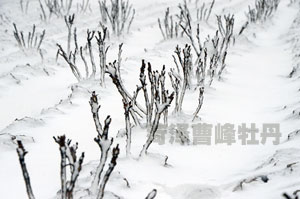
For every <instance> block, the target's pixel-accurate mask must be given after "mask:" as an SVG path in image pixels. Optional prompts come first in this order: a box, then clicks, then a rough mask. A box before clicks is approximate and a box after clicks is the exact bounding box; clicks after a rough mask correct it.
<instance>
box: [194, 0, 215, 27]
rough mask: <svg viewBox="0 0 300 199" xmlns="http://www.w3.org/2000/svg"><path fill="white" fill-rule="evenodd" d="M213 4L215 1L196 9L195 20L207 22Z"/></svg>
mask: <svg viewBox="0 0 300 199" xmlns="http://www.w3.org/2000/svg"><path fill="white" fill-rule="evenodd" d="M214 4H215V0H212V2H211V3H210V4H205V3H203V4H202V6H201V7H200V8H198V9H197V20H199V21H205V22H207V21H208V20H209V17H210V15H211V11H212V9H213V7H214Z"/></svg>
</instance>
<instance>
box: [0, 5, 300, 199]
mask: <svg viewBox="0 0 300 199" xmlns="http://www.w3.org/2000/svg"><path fill="white" fill-rule="evenodd" d="M130 2H131V3H133V6H134V8H135V10H136V16H135V20H134V21H133V24H132V28H131V32H130V33H129V34H125V35H123V36H120V37H119V38H117V37H115V36H113V35H111V37H110V40H109V45H110V48H109V51H108V58H107V60H108V62H113V61H114V60H115V59H117V55H118V45H119V44H120V43H124V45H123V52H122V66H121V69H120V70H121V76H122V79H123V82H122V84H123V85H124V87H125V88H126V90H127V91H128V93H133V91H134V90H135V88H136V85H137V84H139V72H140V66H141V60H142V59H145V60H146V62H148V61H149V62H151V64H152V67H153V70H156V69H157V70H161V67H162V66H163V65H165V66H166V72H169V69H170V68H175V67H176V66H175V64H174V62H173V58H172V55H173V54H174V50H175V47H176V45H177V44H178V45H179V46H181V47H183V46H184V45H185V43H188V42H189V40H188V39H187V38H185V37H183V38H178V39H173V40H167V41H163V40H162V39H163V38H162V35H161V33H160V30H159V28H158V24H157V19H158V18H161V19H162V18H163V16H164V12H165V10H166V8H167V7H170V12H171V13H175V12H177V5H178V3H180V2H182V1H181V0H153V1H143V0H131V1H130ZM200 2H207V3H208V2H210V1H209V0H203V1H200ZM253 3H254V1H253V0H216V3H215V7H214V9H213V13H212V15H211V17H210V19H209V21H208V23H204V22H201V23H200V28H201V36H202V41H204V38H205V37H206V36H207V34H214V32H215V30H216V27H217V26H216V19H215V18H214V17H213V16H215V14H227V13H233V14H234V15H235V32H238V31H239V28H240V27H242V25H243V24H244V23H245V21H246V17H245V15H244V12H245V11H246V10H247V9H248V5H251V6H253ZM201 4H202V3H201ZM91 5H92V6H91V8H92V13H86V14H80V15H78V16H75V24H74V26H76V27H77V32H78V42H79V43H80V44H83V43H84V42H85V39H86V38H85V35H86V29H88V28H89V29H90V30H93V29H96V28H97V26H98V22H99V19H100V14H99V11H98V2H97V1H91ZM188 5H189V7H190V9H191V14H192V15H194V14H195V13H196V10H195V9H193V8H194V7H195V1H193V0H192V2H191V3H189V4H188ZM29 8H30V12H28V14H23V13H21V10H20V7H19V1H17V0H11V1H8V0H6V1H5V0H2V1H0V26H1V28H0V58H1V59H0V65H1V67H0V89H1V92H0V110H1V114H0V116H1V120H0V151H1V152H0V163H1V164H0V165H1V166H0V196H1V197H0V198H9V199H20V198H27V195H26V189H25V185H24V181H23V177H22V173H21V169H20V165H19V162H18V157H17V153H16V147H17V145H16V140H17V139H20V140H22V141H23V144H24V147H25V148H26V150H27V151H28V154H27V155H26V158H25V160H26V165H27V169H28V172H29V174H30V179H31V183H32V187H33V192H34V194H35V197H36V198H42V199H48V198H49V199H52V198H56V195H57V193H58V192H59V189H60V178H59V169H60V154H59V149H58V146H57V144H56V143H55V142H54V141H53V138H52V137H53V136H57V135H63V134H66V136H67V138H70V139H72V141H73V142H74V143H76V142H78V143H79V149H80V152H81V151H84V152H85V159H84V166H83V168H82V172H81V173H80V175H79V178H78V182H77V183H76V187H75V198H80V197H81V196H82V198H87V199H88V198H92V197H91V196H89V195H88V193H87V192H86V191H85V189H87V188H88V187H89V186H90V185H91V182H92V176H91V172H95V169H96V167H97V165H98V163H99V158H100V150H99V147H98V146H97V144H96V143H95V142H94V138H95V137H96V136H97V132H96V129H95V124H94V121H93V117H92V113H91V107H90V104H89V99H90V97H91V94H92V91H96V94H98V102H99V105H101V108H100V110H99V118H100V121H101V123H102V122H104V120H105V118H106V117H107V115H110V116H111V124H110V128H109V133H108V136H109V137H113V138H114V141H113V144H112V147H114V146H116V145H117V144H119V145H120V155H119V158H118V160H117V165H116V167H115V169H114V171H113V172H112V175H111V178H110V180H109V181H108V184H107V186H106V192H105V198H116V197H115V195H117V196H119V197H121V198H124V199H127V198H128V199H135V198H145V197H146V196H147V194H148V193H150V191H151V190H153V189H156V190H157V196H156V198H158V199H181V198H185V199H194V198H206V199H213V198H222V199H241V198H243V199H248V198H249V199H250V198H270V199H273V198H282V196H281V195H282V193H284V192H287V193H289V194H292V192H293V191H295V190H297V189H299V184H300V180H299V175H300V166H299V162H300V148H299V144H298V143H299V134H298V130H299V129H300V128H299V121H298V120H299V115H298V114H297V113H299V108H300V106H299V96H300V95H299V92H298V91H299V86H300V83H299V78H298V76H299V74H298V73H297V72H296V73H295V75H294V76H293V77H292V78H288V75H289V73H290V72H291V71H292V68H293V67H296V66H297V65H298V63H299V60H300V59H299V56H298V55H299V53H298V51H299V46H300V42H299V39H298V38H299V36H300V34H299V23H298V21H299V20H300V12H299V2H298V1H296V2H295V3H293V4H290V3H289V1H288V0H281V2H280V4H279V8H278V10H277V11H276V12H275V14H274V16H273V17H271V18H270V19H268V20H267V21H266V22H264V23H262V24H250V25H249V27H248V28H247V29H246V30H245V32H244V33H243V35H241V36H240V37H237V38H236V41H235V45H234V46H231V47H230V49H229V52H228V55H227V61H226V68H225V70H224V72H223V74H222V78H221V80H217V79H215V80H214V81H213V83H212V86H211V87H206V88H205V92H204V102H203V106H202V109H201V110H200V112H199V114H198V115H199V118H197V119H196V120H195V121H194V123H199V122H206V123H209V124H213V125H215V124H217V123H232V124H235V125H236V126H238V125H240V124H241V123H246V124H248V125H249V124H251V123H255V124H256V125H257V127H258V128H261V125H262V124H263V123H279V124H280V132H281V133H282V137H281V143H280V144H279V145H273V144H272V140H271V139H270V140H268V142H267V144H266V145H262V144H259V145H254V146H242V145H241V143H240V142H239V141H238V143H236V144H233V145H232V146H227V145H214V144H213V145H211V146H199V145H197V146H194V145H180V144H177V143H176V144H170V143H169V142H168V141H166V144H164V145H158V144H157V143H153V144H152V145H151V146H150V148H149V149H148V155H146V156H143V157H142V158H138V156H139V152H140V151H141V149H142V147H143V144H145V141H146V139H147V137H146V135H147V131H146V129H142V128H140V127H135V128H133V129H132V142H131V143H132V146H131V156H129V157H127V156H126V137H125V136H123V137H116V136H117V134H118V132H119V130H120V129H124V128H125V118H124V110H123V103H122V97H121V96H120V94H119V92H118V90H117V89H116V87H115V85H114V84H113V83H112V81H111V78H110V77H109V76H108V75H106V80H105V81H106V86H105V87H104V88H101V87H100V85H99V82H98V81H92V80H85V81H82V82H80V83H77V80H76V78H75V77H74V76H73V74H72V72H71V71H70V68H69V66H67V65H66V63H65V62H64V60H63V59H59V60H58V62H57V63H56V61H55V55H56V51H57V47H56V43H60V44H61V45H62V46H63V48H66V45H67V43H66V41H67V28H66V26H65V24H64V21H63V19H61V18H56V17H53V18H52V20H51V21H49V22H48V23H44V22H41V20H40V19H39V14H40V13H39V5H38V1H36V0H30V4H29ZM13 22H14V23H16V24H17V26H18V29H19V30H27V31H29V30H31V29H32V25H33V24H36V26H37V32H41V30H42V29H46V35H45V41H44V42H43V44H42V46H41V48H42V49H43V55H44V60H41V57H40V55H39V54H38V53H37V52H34V51H30V52H27V53H26V54H24V52H22V51H21V50H20V49H19V48H18V46H17V43H16V41H15V40H14V38H13V26H12V23H13ZM95 48H96V46H95ZM95 52H96V51H95ZM192 53H193V54H194V56H195V53H194V51H192ZM96 55H97V54H94V56H95V59H96V60H95V61H97V62H96V63H98V60H97V59H98V55H97V56H96ZM97 67H98V66H97ZM297 67H298V66H297ZM80 70H82V71H83V70H84V66H83V65H82V67H81V68H80ZM111 73H115V70H114V69H111ZM96 77H99V75H98V74H96ZM166 87H167V88H169V89H170V90H171V88H172V87H171V83H170V81H169V78H168V77H166ZM170 93H171V92H170ZM198 96H199V93H198V89H197V90H195V91H193V90H187V91H186V95H185V97H184V101H183V108H182V109H183V113H182V114H179V115H171V116H170V117H169V122H170V123H173V124H176V123H184V122H188V123H189V124H192V122H191V120H192V117H193V113H194V111H195V109H196V107H197V105H198ZM142 100H143V96H142V94H141V93H140V95H139V96H138V99H137V101H138V102H139V104H141V105H142V106H144V104H143V101H142ZM93 108H94V109H96V108H97V107H93ZM173 110H174V101H173V103H172V105H171V107H170V108H169V113H170V114H171V113H172V111H173ZM161 121H162V120H161ZM131 122H133V121H131ZM102 124H104V123H102ZM288 136H289V139H288ZM112 147H111V149H112ZM166 156H168V162H167V163H168V166H165V157H166ZM110 157H111V152H109V158H108V161H109V160H110ZM107 167H108V163H107V165H106V167H105V169H104V172H105V171H106V170H107ZM258 176H267V178H268V179H269V180H268V182H264V181H263V180H261V178H258V180H254V181H251V179H253V178H255V177H258ZM124 178H126V179H127V180H128V182H129V184H130V188H129V187H127V185H126V182H125V181H124ZM245 179H246V181H247V182H249V183H244V184H243V185H242V189H238V190H236V191H234V189H235V187H237V186H238V185H239V183H240V182H242V181H243V180H245Z"/></svg>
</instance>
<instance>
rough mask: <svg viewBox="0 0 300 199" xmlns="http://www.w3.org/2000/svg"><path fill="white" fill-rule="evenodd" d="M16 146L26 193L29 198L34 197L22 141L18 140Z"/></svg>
mask: <svg viewBox="0 0 300 199" xmlns="http://www.w3.org/2000/svg"><path fill="white" fill-rule="evenodd" d="M17 143H18V148H17V153H18V156H19V161H20V165H21V169H22V173H23V177H24V181H25V185H26V191H27V195H28V198H29V199H34V198H35V197H34V195H33V192H32V187H31V183H30V177H29V173H28V171H27V167H26V163H25V155H26V154H27V153H28V152H27V151H26V150H25V148H24V146H23V144H22V141H20V140H18V141H17Z"/></svg>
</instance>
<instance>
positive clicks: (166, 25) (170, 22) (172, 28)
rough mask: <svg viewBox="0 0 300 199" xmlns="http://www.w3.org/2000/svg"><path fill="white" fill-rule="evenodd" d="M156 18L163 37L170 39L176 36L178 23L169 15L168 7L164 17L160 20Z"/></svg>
mask: <svg viewBox="0 0 300 199" xmlns="http://www.w3.org/2000/svg"><path fill="white" fill-rule="evenodd" d="M162 21H163V25H162V22H161V20H160V19H159V18H158V26H159V29H160V31H161V34H162V36H163V38H164V39H172V38H176V37H178V30H179V23H180V22H177V21H175V20H174V19H173V16H172V15H170V9H169V8H167V10H166V13H165V18H164V19H163V20H162Z"/></svg>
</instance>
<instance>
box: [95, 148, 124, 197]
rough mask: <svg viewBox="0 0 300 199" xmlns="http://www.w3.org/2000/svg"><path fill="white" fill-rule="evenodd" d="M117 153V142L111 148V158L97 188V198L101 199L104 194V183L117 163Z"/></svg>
mask: <svg viewBox="0 0 300 199" xmlns="http://www.w3.org/2000/svg"><path fill="white" fill-rule="evenodd" d="M119 153H120V149H119V145H118V144H117V146H116V147H114V148H113V150H112V158H111V160H110V163H109V165H108V169H107V170H106V172H105V175H104V177H103V179H102V182H101V184H100V188H99V191H98V194H97V199H102V198H103V196H104V190H105V186H106V183H107V182H108V180H109V177H110V174H111V173H112V172H113V170H114V168H115V166H116V165H117V159H118V156H119Z"/></svg>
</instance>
